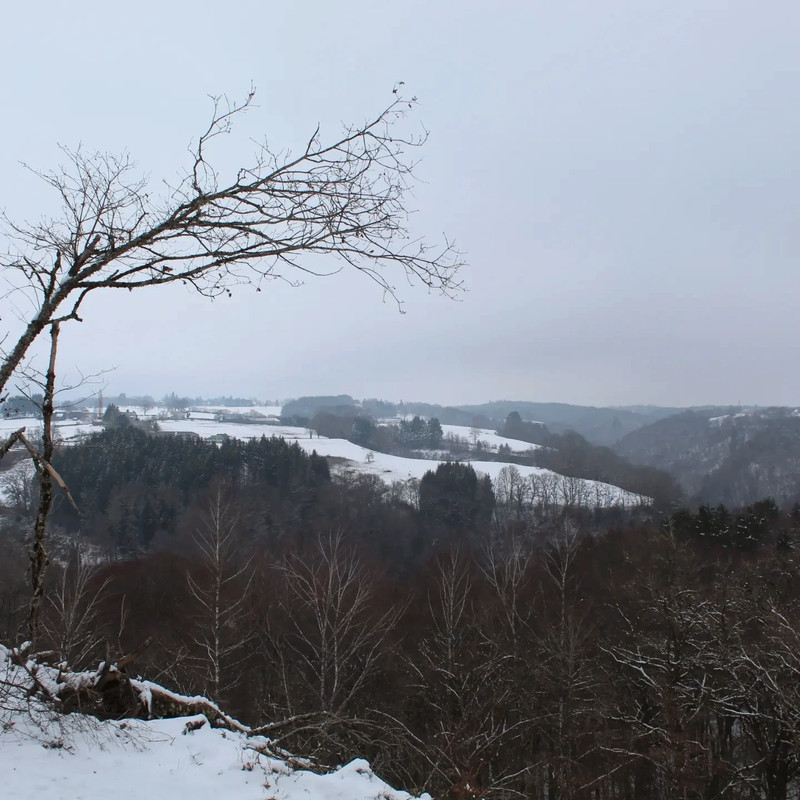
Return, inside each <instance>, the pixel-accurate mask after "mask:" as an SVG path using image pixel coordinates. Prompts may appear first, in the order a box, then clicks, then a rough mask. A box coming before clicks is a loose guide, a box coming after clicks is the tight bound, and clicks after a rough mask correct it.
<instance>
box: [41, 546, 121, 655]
mask: <svg viewBox="0 0 800 800" xmlns="http://www.w3.org/2000/svg"><path fill="white" fill-rule="evenodd" d="M98 572H99V570H98V568H97V567H96V566H94V565H92V563H91V562H90V561H89V560H88V559H87V558H86V556H85V555H84V554H83V553H82V552H81V550H80V548H79V547H77V546H76V548H75V552H74V555H73V557H72V559H71V560H70V562H69V563H68V564H67V565H66V566H65V567H64V570H63V572H62V573H61V578H60V580H59V581H58V583H57V584H56V586H55V587H54V589H53V590H52V592H50V593H49V594H48V595H47V602H46V609H45V614H44V619H43V621H42V627H43V628H44V631H45V633H46V635H47V638H48V639H49V641H50V643H51V644H52V646H53V647H54V648H55V651H56V655H57V657H58V660H59V661H62V662H66V663H67V664H69V666H70V667H71V668H72V669H82V668H84V667H85V666H86V662H87V660H88V659H89V658H90V657H91V656H92V655H93V654H94V651H95V650H96V649H97V647H98V645H99V644H100V641H101V638H102V634H101V631H100V629H99V621H100V604H101V602H102V601H103V598H104V594H105V590H106V588H107V587H108V584H109V582H110V580H109V579H108V578H106V579H105V580H103V581H100V580H99V579H98Z"/></svg>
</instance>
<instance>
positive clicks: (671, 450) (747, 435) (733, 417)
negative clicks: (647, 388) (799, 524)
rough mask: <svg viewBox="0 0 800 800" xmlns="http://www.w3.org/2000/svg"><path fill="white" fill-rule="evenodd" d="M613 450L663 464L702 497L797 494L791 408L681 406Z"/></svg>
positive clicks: (796, 427)
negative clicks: (683, 408) (701, 408)
mask: <svg viewBox="0 0 800 800" xmlns="http://www.w3.org/2000/svg"><path fill="white" fill-rule="evenodd" d="M615 450H616V451H617V452H618V453H619V454H620V455H622V456H623V457H625V458H627V459H628V460H630V461H632V462H634V463H637V464H643V465H647V466H653V467H658V468H660V469H663V470H666V471H667V472H668V473H669V474H670V475H672V477H673V478H674V479H675V480H677V481H678V483H679V484H680V485H681V487H682V488H683V489H684V491H685V492H686V493H687V494H688V495H689V496H691V497H693V498H694V499H696V500H697V501H698V502H702V503H705V504H709V505H716V504H718V503H723V504H724V505H726V506H730V507H738V506H744V505H747V504H750V503H753V502H755V501H756V500H759V499H762V498H765V497H772V498H773V499H774V500H775V501H776V502H778V503H779V504H787V503H794V502H797V501H800V416H798V412H797V410H794V409H790V408H765V409H748V410H741V409H739V408H715V409H707V410H704V411H684V412H682V413H680V414H676V415H674V416H671V417H667V418H665V419H661V420H659V421H657V422H655V423H653V424H652V425H648V426H646V427H642V428H640V429H639V430H637V431H633V432H631V433H629V434H628V435H626V436H625V437H624V438H623V439H621V440H620V442H619V443H618V444H617V446H616V447H615Z"/></svg>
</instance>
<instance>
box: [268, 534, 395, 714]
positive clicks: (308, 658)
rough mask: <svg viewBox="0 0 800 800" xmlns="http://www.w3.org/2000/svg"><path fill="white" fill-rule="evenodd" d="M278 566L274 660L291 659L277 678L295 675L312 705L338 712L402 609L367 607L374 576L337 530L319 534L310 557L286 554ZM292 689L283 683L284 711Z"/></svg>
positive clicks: (382, 650) (372, 668)
mask: <svg viewBox="0 0 800 800" xmlns="http://www.w3.org/2000/svg"><path fill="white" fill-rule="evenodd" d="M282 573H283V576H284V579H285V583H286V589H287V596H286V603H287V606H286V608H285V609H284V611H285V613H286V622H287V624H288V631H289V633H288V635H287V636H285V637H284V639H283V644H284V645H285V648H287V652H286V653H284V656H285V657H284V658H282V659H281V661H282V663H284V664H287V665H288V664H289V663H291V664H292V667H291V669H292V671H293V673H294V679H289V678H288V677H287V676H286V675H284V676H283V683H284V685H285V686H289V685H290V684H292V683H296V682H297V681H299V684H300V688H299V693H300V694H303V695H306V696H307V697H308V699H309V701H310V702H309V707H310V708H311V710H313V711H320V712H326V713H330V714H334V715H342V714H346V713H348V712H350V711H351V710H352V706H353V703H354V701H355V699H356V698H357V697H358V696H359V694H360V693H361V692H362V691H363V690H364V689H365V687H366V686H367V685H368V684H369V683H370V681H372V679H373V678H374V677H375V675H376V672H377V670H378V668H379V665H380V662H381V659H382V658H383V657H384V655H385V654H386V652H387V649H388V647H389V635H390V633H391V632H392V630H393V629H394V628H395V626H396V625H397V622H398V620H399V618H400V616H401V614H402V613H403V608H402V606H395V607H390V608H388V609H385V610H377V611H376V610H374V605H375V604H376V602H377V599H378V597H377V583H376V580H375V576H374V575H372V574H371V573H370V572H369V571H368V570H367V569H366V567H365V566H364V564H362V562H361V560H360V559H359V558H358V556H357V555H356V554H355V553H354V552H353V551H352V550H350V549H349V548H347V547H346V546H345V544H344V542H343V538H342V535H341V533H338V534H332V535H331V536H329V537H327V538H320V540H319V542H318V544H317V546H316V547H315V548H314V552H313V554H312V555H311V557H310V558H303V557H300V556H297V555H294V556H289V557H288V558H287V559H286V561H285V563H284V565H283V567H282ZM276 646H277V647H278V649H280V644H279V643H276ZM292 694H293V691H292V690H291V689H290V690H289V691H288V695H287V701H288V703H287V705H288V710H289V711H290V713H293V712H294V710H295V708H296V703H295V702H293V697H292Z"/></svg>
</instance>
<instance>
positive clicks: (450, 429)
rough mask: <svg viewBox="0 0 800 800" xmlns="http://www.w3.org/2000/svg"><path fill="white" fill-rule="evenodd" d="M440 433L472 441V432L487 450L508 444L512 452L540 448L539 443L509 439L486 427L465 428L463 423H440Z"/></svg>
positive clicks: (524, 451) (523, 451)
mask: <svg viewBox="0 0 800 800" xmlns="http://www.w3.org/2000/svg"><path fill="white" fill-rule="evenodd" d="M442 433H444V434H445V436H446V435H447V434H450V435H451V436H458V437H459V438H461V439H466V440H467V441H468V442H470V443H471V442H472V440H473V438H474V434H477V436H478V439H479V440H480V441H481V442H483V443H484V445H486V446H487V447H488V448H489V450H495V451H496V450H497V448H498V447H500V445H504V444H505V445H508V446H509V447H510V448H511V452H512V453H526V452H527V451H528V450H540V449H541V447H542V446H541V445H540V444H531V443H530V442H523V441H522V440H521V439H509V438H507V437H506V436H500V435H499V434H497V433H495V432H494V431H492V430H489V429H488V428H467V427H466V426H464V425H442Z"/></svg>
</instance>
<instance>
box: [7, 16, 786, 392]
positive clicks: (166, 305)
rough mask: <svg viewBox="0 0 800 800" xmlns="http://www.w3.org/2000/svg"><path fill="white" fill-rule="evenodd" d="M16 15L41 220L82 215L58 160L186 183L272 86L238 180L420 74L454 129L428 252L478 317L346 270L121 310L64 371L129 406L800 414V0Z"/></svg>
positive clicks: (163, 295) (432, 169)
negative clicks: (118, 159) (227, 112)
mask: <svg viewBox="0 0 800 800" xmlns="http://www.w3.org/2000/svg"><path fill="white" fill-rule="evenodd" d="M14 5H15V6H16V8H13V9H11V10H8V9H6V10H5V11H4V12H3V19H2V24H1V25H0V31H2V33H0V39H1V40H2V41H0V65H2V72H3V75H4V80H3V81H2V84H0V104H1V107H2V109H3V112H4V117H5V124H4V125H3V126H2V128H0V141H1V142H2V152H3V154H4V158H3V159H2V161H0V186H2V195H1V196H0V206H2V207H3V208H4V209H5V210H6V212H7V213H8V214H9V215H10V216H12V217H13V218H16V219H26V218H37V217H39V216H40V215H41V214H43V213H47V212H48V211H53V210H54V206H53V205H52V204H53V202H54V200H55V198H54V197H52V196H49V195H48V193H47V191H46V190H45V188H44V187H43V186H41V185H39V184H38V183H37V182H36V180H35V179H33V178H32V177H31V176H30V175H28V174H27V173H26V172H25V171H24V170H23V169H21V168H20V166H19V163H18V162H19V161H24V162H27V163H29V164H31V165H34V166H36V167H41V168H49V167H53V166H56V165H57V164H58V163H59V161H60V160H61V157H60V154H59V151H58V149H57V143H63V144H66V145H75V144H77V143H78V142H83V143H84V144H85V145H86V146H87V147H90V148H98V149H103V150H111V151H120V150H127V151H129V152H130V153H131V154H132V156H133V157H134V158H135V159H136V160H137V161H138V162H139V164H140V165H141V167H142V169H143V170H145V171H146V172H147V173H149V174H150V175H151V176H152V177H153V180H154V181H155V182H156V184H157V183H158V181H159V180H160V179H161V178H164V177H172V176H174V175H175V174H176V173H177V172H178V170H179V169H180V168H181V167H183V166H184V165H185V164H186V145H187V144H188V143H189V141H190V140H191V139H192V138H193V137H196V135H197V134H198V133H199V132H200V130H201V128H202V126H203V124H204V123H205V122H207V119H208V115H209V113H210V104H209V102H208V100H207V95H208V94H210V93H214V94H217V93H224V92H227V93H229V94H230V95H231V96H233V97H236V96H241V95H243V94H244V93H245V92H246V91H247V89H248V87H249V84H250V81H251V80H252V82H253V83H254V84H255V85H256V87H257V89H258V94H257V105H258V108H257V109H256V110H255V111H254V112H253V113H251V114H249V115H248V116H247V118H246V119H243V120H242V124H241V125H240V126H239V128H238V129H237V130H236V131H235V132H234V134H233V135H232V136H231V137H230V138H229V139H227V140H226V141H225V142H223V143H222V146H221V148H220V150H219V159H218V161H219V162H220V163H228V164H236V163H238V162H239V161H244V160H246V156H247V155H249V152H250V147H249V143H248V137H257V138H258V137H260V136H261V135H262V134H263V133H266V134H267V135H268V136H269V138H270V141H272V142H274V143H275V145H276V146H278V147H292V146H297V145H299V143H300V142H302V141H303V140H304V139H305V138H307V136H308V135H309V133H310V132H311V131H312V130H313V128H314V127H315V125H316V124H317V123H318V122H319V123H320V124H321V125H322V130H323V135H325V134H326V132H328V133H330V134H331V135H335V134H336V133H338V131H339V126H340V123H341V122H353V121H355V122H360V121H363V120H364V119H365V118H366V117H367V116H369V115H371V114H373V113H375V112H376V111H378V110H380V109H381V108H382V107H383V106H384V105H385V104H387V102H388V101H389V100H390V99H391V89H392V86H393V85H394V83H395V81H397V80H403V81H405V84H406V87H405V88H406V89H407V90H408V93H409V94H414V95H417V96H418V97H419V99H420V101H421V106H420V108H419V110H418V112H417V114H416V118H415V120H418V121H419V122H420V123H422V124H424V125H425V127H426V128H428V129H429V130H430V134H431V135H430V139H429V142H428V143H427V145H426V147H425V149H424V153H423V162H422V164H421V165H420V168H419V176H420V177H421V178H422V179H423V180H424V183H421V184H420V185H419V186H418V187H417V189H416V192H415V197H414V199H413V206H414V208H415V209H417V213H416V214H415V216H414V219H413V229H414V231H415V232H418V233H424V234H428V235H430V236H431V237H433V238H436V237H439V236H441V233H442V232H446V233H447V235H448V236H449V237H451V238H454V239H455V240H456V242H457V244H458V245H459V246H460V247H461V248H462V249H463V250H464V251H466V253H467V258H468V261H469V267H468V268H467V269H465V270H464V279H465V281H466V283H467V285H468V288H469V292H468V293H467V294H465V295H464V296H463V297H462V298H461V300H460V301H459V302H455V303H454V302H449V301H447V300H446V299H444V298H441V297H439V296H434V295H431V296H429V295H427V294H425V293H424V292H423V291H421V290H419V289H417V290H402V291H401V294H402V296H403V298H404V299H405V300H406V305H405V308H406V312H407V313H406V314H404V315H400V314H398V313H397V311H396V307H395V306H394V305H393V304H392V303H389V302H387V303H384V302H383V301H382V297H381V294H380V292H379V290H378V289H377V288H376V287H375V286H373V285H371V284H370V283H368V282H367V281H365V280H364V279H363V278H360V277H359V276H354V275H348V274H345V273H342V274H340V275H338V276H336V277H334V278H329V279H325V280H317V281H312V282H308V283H307V284H306V285H304V286H302V287H300V288H296V289H292V288H290V287H288V286H285V285H282V284H279V283H272V284H270V285H269V286H268V287H267V288H266V289H265V290H264V291H262V292H261V293H260V294H256V293H254V292H253V291H252V290H247V289H239V290H237V291H236V292H235V293H234V298H233V299H232V300H218V301H216V302H214V303H209V302H208V301H206V300H203V299H202V298H198V297H196V296H193V295H191V294H189V293H188V292H186V291H184V290H182V289H179V288H174V289H168V290H163V289H157V290H150V291H145V292H140V293H139V294H138V295H133V294H132V295H126V296H121V295H120V296H109V295H108V294H106V295H97V296H96V297H95V298H94V299H93V300H92V301H91V302H90V303H88V304H87V306H86V307H85V309H84V312H85V313H84V318H85V320H86V321H85V323H84V324H83V325H75V326H73V327H72V328H71V329H70V330H69V331H68V332H67V331H65V335H64V343H63V359H64V363H65V364H66V365H75V366H78V367H80V368H81V369H82V370H84V371H86V372H91V371H95V370H98V369H102V368H106V367H111V366H117V369H116V371H115V372H114V373H113V374H111V375H110V376H109V377H108V382H109V390H111V391H126V392H128V393H134V392H138V391H141V392H150V393H152V394H154V395H161V394H164V393H166V392H168V391H173V390H174V391H176V392H179V393H182V394H206V395H210V394H217V393H223V392H224V393H235V394H244V395H248V396H260V397H262V398H276V397H287V396H296V395H300V394H311V393H339V392H348V393H350V394H353V395H354V396H357V397H365V396H378V397H384V398H387V399H394V400H399V399H401V398H403V399H425V400H429V401H432V402H443V403H452V402H480V401H484V400H490V399H499V398H518V399H530V400H542V401H549V400H559V401H566V402H577V403H593V404H609V403H620V404H623V403H648V402H649V403H659V404H681V405H686V404H699V403H736V402H742V403H759V404H762V405H768V404H798V403H800V369H798V363H800V362H799V360H798V356H799V355H800V353H798V349H800V345H799V344H798V343H799V342H800V315H798V313H797V284H798V280H797V273H798V270H797V265H798V256H799V255H800V230H799V229H798V212H799V211H800V174H798V173H800V159H798V149H800V103H799V102H798V76H799V75H800V49H798V48H797V37H798V33H800V4H798V3H797V2H795V1H794V0H792V1H791V2H790V1H789V0H786V1H783V0H775V1H774V2H767V3H758V4H757V3H753V2H672V3H663V2H649V1H648V0H638V2H636V3H623V2H618V1H617V2H610V1H606V0H583V1H582V2H562V0H558V1H556V0H549V1H548V2H533V1H532V0H531V1H530V2H494V3H488V2H486V3H475V2H460V3H443V2H439V3H431V2H417V1H416V0H407V2H403V3H397V4H382V3H374V2H343V3H336V4H334V3H329V2H307V3H271V2H264V1H263V0H262V1H261V2H229V3H213V4H212V3H200V2H193V3H188V2H185V3H184V2H180V3H178V2H175V3H165V4H164V5H163V6H162V5H161V4H156V3H152V2H140V3H136V4H129V5H126V6H122V5H120V4H109V3H91V2H81V3H75V4H64V3H60V2H59V3H57V2H44V3H39V4H35V5H34V4H30V5H29V7H28V8H23V4H20V3H18V4H14ZM240 154H241V158H240ZM3 302H7V301H3ZM3 311H5V312H6V313H2V312H0V317H2V318H3V324H5V323H7V322H8V320H9V318H10V309H8V308H5V309H3Z"/></svg>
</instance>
